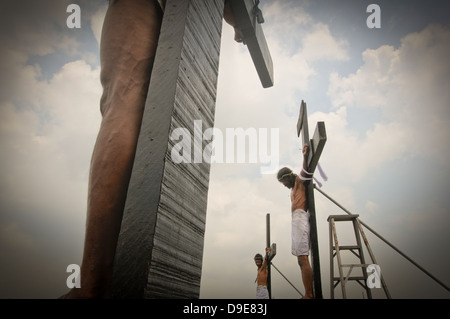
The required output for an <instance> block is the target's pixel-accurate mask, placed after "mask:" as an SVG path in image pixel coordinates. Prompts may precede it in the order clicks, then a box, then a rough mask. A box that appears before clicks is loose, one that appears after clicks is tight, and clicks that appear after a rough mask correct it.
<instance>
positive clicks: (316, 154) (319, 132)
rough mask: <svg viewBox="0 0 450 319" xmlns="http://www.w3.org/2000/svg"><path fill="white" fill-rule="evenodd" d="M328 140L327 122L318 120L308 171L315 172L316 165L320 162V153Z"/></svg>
mask: <svg viewBox="0 0 450 319" xmlns="http://www.w3.org/2000/svg"><path fill="white" fill-rule="evenodd" d="M326 141H327V133H326V131H325V123H324V122H317V126H316V129H315V131H314V135H313V138H312V139H311V143H310V146H311V152H312V156H311V160H310V162H309V164H308V172H310V173H314V171H315V170H316V166H317V164H318V163H319V158H320V155H321V154H322V150H323V148H324V147H325V142H326Z"/></svg>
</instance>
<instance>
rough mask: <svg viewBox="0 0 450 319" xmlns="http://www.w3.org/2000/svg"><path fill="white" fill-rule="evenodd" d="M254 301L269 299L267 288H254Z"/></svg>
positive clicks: (259, 286)
mask: <svg viewBox="0 0 450 319" xmlns="http://www.w3.org/2000/svg"><path fill="white" fill-rule="evenodd" d="M256 299H269V291H268V290H267V286H261V285H258V287H256Z"/></svg>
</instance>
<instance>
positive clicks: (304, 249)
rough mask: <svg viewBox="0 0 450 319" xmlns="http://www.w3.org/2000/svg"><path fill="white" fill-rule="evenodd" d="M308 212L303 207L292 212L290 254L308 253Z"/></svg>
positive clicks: (302, 254) (300, 254)
mask: <svg viewBox="0 0 450 319" xmlns="http://www.w3.org/2000/svg"><path fill="white" fill-rule="evenodd" d="M309 249H310V241H309V213H308V212H305V211H304V210H303V209H296V210H294V211H293V212H292V255H294V256H304V255H309Z"/></svg>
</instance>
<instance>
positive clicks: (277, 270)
mask: <svg viewBox="0 0 450 319" xmlns="http://www.w3.org/2000/svg"><path fill="white" fill-rule="evenodd" d="M272 266H273V268H275V270H276V271H278V273H279V274H280V275H281V276H283V278H284V279H286V281H287V282H288V283H289V284H290V285H291V286H292V288H294V289H295V290H296V291H297V292H298V293H299V294H300V296H302V297H303V294H302V293H301V292H300V290H298V289H297V288H296V287H295V286H294V285H293V284H292V282H290V281H289V279H287V277H286V276H285V275H283V274H282V273H281V271H280V270H278V268H277V267H276V266H275V264H274V263H272Z"/></svg>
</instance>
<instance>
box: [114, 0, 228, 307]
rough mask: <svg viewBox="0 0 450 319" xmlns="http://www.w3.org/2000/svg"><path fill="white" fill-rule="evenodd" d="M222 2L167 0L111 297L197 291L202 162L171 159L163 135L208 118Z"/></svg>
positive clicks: (210, 121)
mask: <svg viewBox="0 0 450 319" xmlns="http://www.w3.org/2000/svg"><path fill="white" fill-rule="evenodd" d="M223 5H224V2H223V0H167V3H166V10H165V13H164V18H163V22H162V27H161V33H160V37H159V42H158V49H157V53H156V57H155V63H154V67H153V71H152V76H151V81H150V84H149V91H148V96H147V101H146V105H145V111H144V116H143V120H142V126H141V132H140V135H139V140H138V145H137V149H136V156H135V162H134V166H133V172H132V176H131V180H130V185H129V189H128V196H127V201H126V205H125V210H124V216H123V221H122V228H121V232H120V236H119V242H118V246H117V251H116V259H115V264H114V274H113V280H112V297H114V298H198V297H199V293H200V279H201V270H202V259H203V244H204V231H205V221H206V207H207V194H208V184H209V169H210V165H209V164H208V163H207V161H203V162H202V163H193V158H191V160H192V163H188V164H177V163H174V162H173V161H172V159H171V151H172V147H173V146H174V144H175V143H176V142H177V141H173V140H171V138H170V136H171V133H172V132H173V130H175V129H176V128H186V129H188V131H189V132H190V134H191V136H192V137H193V136H194V121H195V120H201V121H202V123H203V125H202V126H203V127H202V129H203V130H204V129H206V128H210V127H213V125H214V113H215V100H216V89H217V75H218V65H219V51H220V38H221V31H222V15H223ZM192 142H193V141H192ZM196 142H198V141H196ZM196 142H194V143H196ZM202 143H203V144H205V145H202V147H203V148H204V147H205V146H206V144H207V143H206V141H202ZM192 149H193V148H192Z"/></svg>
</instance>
